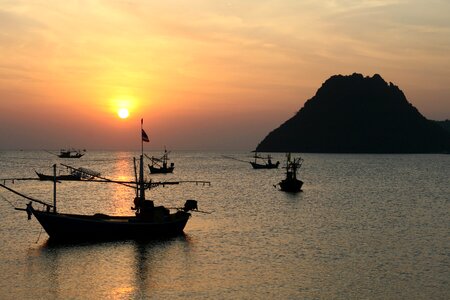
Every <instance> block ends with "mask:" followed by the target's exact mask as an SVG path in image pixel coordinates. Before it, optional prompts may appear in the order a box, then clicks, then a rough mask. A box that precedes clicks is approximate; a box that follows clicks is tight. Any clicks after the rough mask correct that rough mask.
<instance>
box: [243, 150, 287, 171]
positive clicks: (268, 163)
mask: <svg viewBox="0 0 450 300" xmlns="http://www.w3.org/2000/svg"><path fill="white" fill-rule="evenodd" d="M253 158H254V159H255V160H254V161H250V164H251V165H252V167H253V169H277V168H278V166H279V165H280V162H279V161H277V162H276V163H273V162H272V157H271V156H270V155H267V157H262V156H260V155H258V153H256V152H255V155H254V156H253ZM260 161H262V162H260Z"/></svg>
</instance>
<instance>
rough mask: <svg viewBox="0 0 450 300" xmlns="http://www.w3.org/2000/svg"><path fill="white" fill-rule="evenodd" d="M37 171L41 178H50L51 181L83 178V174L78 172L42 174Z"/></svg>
mask: <svg viewBox="0 0 450 300" xmlns="http://www.w3.org/2000/svg"><path fill="white" fill-rule="evenodd" d="M34 172H36V175H37V176H38V177H39V180H49V181H53V180H56V181H61V180H81V176H80V175H78V174H64V175H56V176H53V175H46V174H42V173H39V172H38V171H34Z"/></svg>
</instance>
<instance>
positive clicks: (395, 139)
mask: <svg viewBox="0 0 450 300" xmlns="http://www.w3.org/2000/svg"><path fill="white" fill-rule="evenodd" d="M256 150H257V151H260V152H318V153H321V152H323V153H442V152H447V153H448V152H449V151H450V133H449V132H448V131H446V130H445V129H444V128H443V127H442V126H441V125H440V124H438V123H437V122H435V121H431V120H427V119H426V118H425V117H424V116H422V115H421V114H420V113H419V111H418V110H417V109H416V108H415V107H414V106H412V105H411V103H409V102H408V100H407V99H406V97H405V95H404V94H403V92H402V91H401V90H400V89H399V88H398V87H397V86H396V85H394V84H392V83H389V84H388V83H387V82H386V81H384V80H383V78H381V76H380V75H378V74H375V75H374V76H373V77H364V76H363V75H361V74H357V73H354V74H352V75H349V76H343V75H335V76H332V77H330V78H329V79H328V80H327V81H325V83H324V84H323V85H322V87H320V88H319V90H318V91H317V93H316V95H315V96H314V97H312V98H311V99H309V100H308V101H306V103H305V105H304V107H303V108H301V109H300V110H299V111H298V112H297V113H296V114H295V115H294V116H293V117H292V118H291V119H289V120H287V121H286V122H285V123H283V124H282V125H281V126H280V127H278V128H276V129H275V130H273V131H272V132H270V133H269V134H268V135H267V136H266V137H265V138H264V139H263V140H262V141H261V142H260V143H259V145H258V146H257V147H256Z"/></svg>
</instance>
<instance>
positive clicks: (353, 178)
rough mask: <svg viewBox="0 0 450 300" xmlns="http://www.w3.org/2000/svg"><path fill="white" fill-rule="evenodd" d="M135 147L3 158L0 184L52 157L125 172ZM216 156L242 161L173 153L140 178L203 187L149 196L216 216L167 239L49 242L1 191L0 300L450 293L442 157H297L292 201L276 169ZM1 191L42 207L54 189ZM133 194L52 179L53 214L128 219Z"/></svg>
mask: <svg viewBox="0 0 450 300" xmlns="http://www.w3.org/2000/svg"><path fill="white" fill-rule="evenodd" d="M133 154H136V153H129V152H88V153H87V155H86V156H85V157H83V158H81V159H78V160H70V159H69V160H68V159H66V160H62V159H58V158H55V156H52V155H50V154H48V153H46V152H26V151H25V152H0V171H1V172H0V178H10V177H33V176H35V174H34V170H37V171H42V172H46V173H50V172H51V169H50V166H51V165H52V164H53V163H59V162H63V163H67V164H70V165H74V166H76V167H88V168H91V169H94V170H96V171H100V172H101V173H102V174H103V175H104V176H107V177H109V178H113V179H121V180H126V179H132V178H133V167H132V156H133ZM149 154H150V155H152V153H149ZM153 154H155V155H156V153H153ZM222 154H225V155H233V156H234V157H236V158H240V159H249V156H250V154H246V153H211V152H173V153H171V156H172V158H173V160H172V161H173V162H174V163H175V167H176V168H175V173H174V174H172V175H152V176H151V177H152V178H153V180H155V181H157V180H210V181H211V186H210V187H208V186H205V187H204V186H202V185H195V184H190V183H186V184H182V185H178V186H171V187H165V188H162V187H160V188H157V189H155V190H154V191H153V192H152V193H151V194H149V195H148V197H149V198H151V199H153V200H155V202H157V203H158V204H163V205H166V206H180V205H182V204H183V203H184V201H185V200H186V199H197V200H198V201H199V208H200V209H201V210H206V211H214V213H212V214H198V213H197V214H194V216H193V217H192V218H191V219H190V221H189V223H188V224H187V226H186V228H185V235H184V236H179V237H176V238H172V239H168V240H158V241H150V242H136V241H118V242H103V243H83V244H73V245H67V244H66V245H53V244H51V243H48V241H47V239H48V236H47V235H46V233H45V232H44V231H42V230H41V227H40V225H39V224H38V223H37V221H36V219H35V218H33V219H32V220H30V221H27V218H26V214H25V213H24V212H21V211H15V210H14V209H13V208H12V207H11V205H10V204H9V203H8V202H6V201H5V199H7V200H8V201H11V202H12V204H13V205H16V206H21V207H24V204H25V203H26V201H23V200H21V199H20V198H19V197H18V196H15V195H13V194H11V193H9V192H7V191H5V190H1V191H0V217H1V219H0V222H1V227H0V245H1V253H0V299H36V298H37V299H186V298H192V299H448V297H449V294H450V287H449V286H450V284H449V283H450V216H449V212H450V155H325V154H323V155H319V154H304V155H302V157H303V158H304V159H305V162H304V165H303V167H302V169H301V171H300V175H301V178H302V180H303V181H304V182H305V183H304V186H303V192H302V193H299V194H296V195H292V194H286V193H283V192H281V191H278V190H277V189H275V188H274V187H273V185H274V184H276V183H277V182H279V181H280V180H281V179H282V178H283V169H278V170H253V169H251V166H250V164H246V163H241V162H238V161H235V160H230V159H226V158H224V157H222ZM275 160H280V161H284V156H283V155H281V154H279V155H276V156H275ZM2 183H3V182H2ZM8 185H9V186H11V187H13V188H15V189H17V190H19V191H21V192H24V193H27V194H28V195H31V196H33V197H36V198H39V199H43V200H46V201H48V202H51V201H52V183H49V182H37V181H22V182H19V181H15V183H14V184H12V183H11V182H9V183H8ZM133 197H134V191H133V190H132V189H128V188H126V187H123V186H120V185H113V184H95V183H78V182H64V183H61V184H58V209H59V211H61V212H72V213H86V214H93V213H96V212H102V213H107V214H112V215H121V214H130V213H131V211H130V207H131V205H132V202H131V199H132V198H133Z"/></svg>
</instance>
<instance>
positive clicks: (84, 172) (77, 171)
mask: <svg viewBox="0 0 450 300" xmlns="http://www.w3.org/2000/svg"><path fill="white" fill-rule="evenodd" d="M61 165H63V166H65V167H67V168H68V169H69V170H70V174H62V175H56V176H54V175H46V174H43V173H39V172H37V171H36V170H35V171H34V172H35V173H36V175H37V176H38V177H39V180H49V181H53V180H55V179H56V181H61V180H82V179H84V180H90V179H93V178H95V177H98V176H100V173H99V172H96V171H93V170H91V169H87V168H73V167H70V166H67V165H64V164H61Z"/></svg>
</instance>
